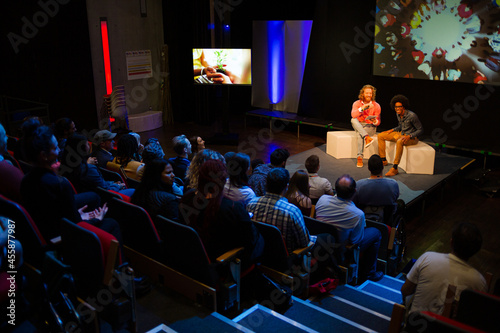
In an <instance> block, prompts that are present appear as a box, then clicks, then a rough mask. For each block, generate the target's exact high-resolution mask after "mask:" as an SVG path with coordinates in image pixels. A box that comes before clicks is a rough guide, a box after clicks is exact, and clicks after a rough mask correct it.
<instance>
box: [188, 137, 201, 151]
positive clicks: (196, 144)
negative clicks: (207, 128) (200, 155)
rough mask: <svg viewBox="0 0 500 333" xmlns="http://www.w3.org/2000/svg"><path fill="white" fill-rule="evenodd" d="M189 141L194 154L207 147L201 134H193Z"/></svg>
mask: <svg viewBox="0 0 500 333" xmlns="http://www.w3.org/2000/svg"><path fill="white" fill-rule="evenodd" d="M189 142H190V143H191V151H192V152H193V153H194V154H196V153H197V152H199V151H202V150H203V149H205V141H203V139H202V138H201V137H200V136H192V137H191V138H190V139H189Z"/></svg>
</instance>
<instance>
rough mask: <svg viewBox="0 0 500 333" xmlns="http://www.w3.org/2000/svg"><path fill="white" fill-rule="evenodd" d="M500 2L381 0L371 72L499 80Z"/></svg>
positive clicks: (497, 82)
mask: <svg viewBox="0 0 500 333" xmlns="http://www.w3.org/2000/svg"><path fill="white" fill-rule="evenodd" d="M499 6H500V0H493V1H492V0H486V1H481V0H479V1H478V0H475V1H474V0H470V1H460V0H428V1H422V0H418V1H412V0H406V1H403V0H379V1H377V14H376V21H375V43H374V53H373V74H374V75H383V76H391V77H404V78H418V79H428V80H441V81H445V80H446V81H458V82H469V83H479V84H480V83H488V84H500V73H499V71H500V8H499Z"/></svg>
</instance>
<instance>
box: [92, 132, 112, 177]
mask: <svg viewBox="0 0 500 333" xmlns="http://www.w3.org/2000/svg"><path fill="white" fill-rule="evenodd" d="M115 137H116V133H111V132H110V131H108V130H101V131H99V132H97V133H96V134H95V135H94V144H95V145H96V146H97V147H98V148H97V149H95V150H94V151H93V152H92V156H94V157H96V158H97V165H98V166H99V167H101V168H104V169H106V164H108V162H111V161H113V158H114V156H113V153H112V151H113V144H114V138H115Z"/></svg>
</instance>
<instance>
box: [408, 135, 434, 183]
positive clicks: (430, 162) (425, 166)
mask: <svg viewBox="0 0 500 333" xmlns="http://www.w3.org/2000/svg"><path fill="white" fill-rule="evenodd" d="M435 157H436V151H435V150H434V148H432V147H431V146H429V145H428V144H426V143H423V142H422V141H419V142H418V143H417V144H416V145H413V146H405V147H404V148H403V156H402V157H401V163H400V166H401V168H403V170H404V171H406V173H418V174H424V175H432V174H434V160H435Z"/></svg>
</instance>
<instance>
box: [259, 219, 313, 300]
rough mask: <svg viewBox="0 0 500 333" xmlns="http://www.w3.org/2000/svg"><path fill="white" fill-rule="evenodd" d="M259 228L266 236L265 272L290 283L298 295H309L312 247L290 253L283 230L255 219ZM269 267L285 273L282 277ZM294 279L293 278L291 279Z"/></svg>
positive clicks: (263, 255)
mask: <svg viewBox="0 0 500 333" xmlns="http://www.w3.org/2000/svg"><path fill="white" fill-rule="evenodd" d="M253 222H254V224H255V226H256V227H257V230H259V233H260V234H261V235H262V237H263V238H264V244H265V246H264V252H263V254H262V258H261V262H262V266H263V270H264V273H266V274H268V275H269V276H270V277H271V278H273V279H275V280H276V279H284V280H278V281H279V282H280V283H285V284H288V286H289V287H290V288H291V289H292V291H293V293H294V294H296V295H303V296H307V292H308V287H309V279H310V271H311V253H310V251H311V248H312V247H313V246H314V244H313V243H310V244H309V245H308V246H306V247H303V248H299V249H296V250H295V251H293V252H292V253H288V250H287V248H286V244H285V241H284V239H283V236H282V235H281V231H280V230H279V229H278V228H277V227H275V226H274V225H271V224H267V223H263V222H258V221H253ZM268 269H271V270H274V271H276V272H278V273H281V274H284V275H282V276H281V277H280V275H279V274H276V273H274V274H273V272H272V271H270V270H268ZM290 279H292V280H290Z"/></svg>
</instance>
